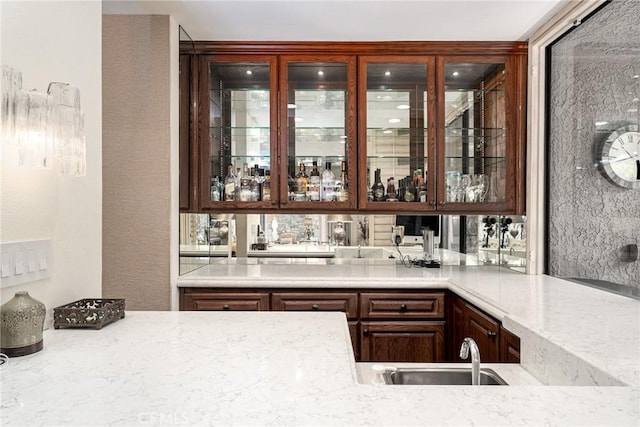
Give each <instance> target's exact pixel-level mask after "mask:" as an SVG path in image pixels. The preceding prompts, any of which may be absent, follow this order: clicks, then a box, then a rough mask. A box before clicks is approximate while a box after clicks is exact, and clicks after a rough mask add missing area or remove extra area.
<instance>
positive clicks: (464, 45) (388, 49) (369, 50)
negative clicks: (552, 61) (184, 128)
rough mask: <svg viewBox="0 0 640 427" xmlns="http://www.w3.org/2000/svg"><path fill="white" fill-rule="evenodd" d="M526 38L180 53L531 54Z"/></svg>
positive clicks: (219, 44) (278, 45) (193, 46)
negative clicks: (517, 39)
mask: <svg viewBox="0 0 640 427" xmlns="http://www.w3.org/2000/svg"><path fill="white" fill-rule="evenodd" d="M527 51H528V43H527V42H526V41H515V42H505V41H455V42H453V41H384V42H334V41H326V42H284V41H275V42H246V41H196V42H191V41H188V42H181V43H180V53H183V54H192V55H194V54H195V55H215V54H227V53H241V54H253V55H259V54H263V55H273V54H305V53H309V54H320V53H329V54H347V55H348V54H351V55H367V54H387V55H389V54H397V55H483V56H484V55H505V54H520V55H527Z"/></svg>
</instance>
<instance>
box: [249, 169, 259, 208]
mask: <svg viewBox="0 0 640 427" xmlns="http://www.w3.org/2000/svg"><path fill="white" fill-rule="evenodd" d="M259 170H260V168H258V165H255V166H254V168H253V173H252V174H251V182H250V183H249V191H250V192H251V196H250V197H249V200H251V201H252V202H257V201H259V200H260V175H258V173H259Z"/></svg>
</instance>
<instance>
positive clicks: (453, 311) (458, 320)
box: [447, 294, 482, 362]
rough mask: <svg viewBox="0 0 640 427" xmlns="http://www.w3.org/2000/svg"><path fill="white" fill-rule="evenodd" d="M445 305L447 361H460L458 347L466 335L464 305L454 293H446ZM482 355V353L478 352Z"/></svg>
mask: <svg viewBox="0 0 640 427" xmlns="http://www.w3.org/2000/svg"><path fill="white" fill-rule="evenodd" d="M448 297H449V304H448V305H447V348H448V353H449V354H448V357H447V360H448V361H449V362H460V347H461V346H462V341H463V340H464V338H465V337H466V335H465V334H466V333H467V328H466V323H467V321H466V320H465V319H466V317H467V316H466V305H465V302H464V301H463V300H462V299H460V298H458V297H457V296H455V295H452V294H450V295H448ZM480 355H481V356H482V353H480Z"/></svg>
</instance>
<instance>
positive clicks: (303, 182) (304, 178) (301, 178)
mask: <svg viewBox="0 0 640 427" xmlns="http://www.w3.org/2000/svg"><path fill="white" fill-rule="evenodd" d="M308 188H309V176H308V175H307V171H306V170H305V166H304V163H300V170H299V171H298V174H297V175H296V184H295V189H294V190H293V191H294V194H293V199H294V200H295V201H296V202H303V201H305V200H307V190H308Z"/></svg>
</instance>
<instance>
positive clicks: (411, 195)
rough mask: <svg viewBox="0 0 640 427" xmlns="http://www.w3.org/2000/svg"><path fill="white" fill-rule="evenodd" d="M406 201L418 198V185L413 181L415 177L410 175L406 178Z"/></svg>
mask: <svg viewBox="0 0 640 427" xmlns="http://www.w3.org/2000/svg"><path fill="white" fill-rule="evenodd" d="M403 198H404V201H405V202H413V201H415V200H416V187H415V185H414V183H413V179H412V178H411V177H410V176H407V177H406V178H405V188H404V196H403Z"/></svg>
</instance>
